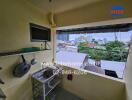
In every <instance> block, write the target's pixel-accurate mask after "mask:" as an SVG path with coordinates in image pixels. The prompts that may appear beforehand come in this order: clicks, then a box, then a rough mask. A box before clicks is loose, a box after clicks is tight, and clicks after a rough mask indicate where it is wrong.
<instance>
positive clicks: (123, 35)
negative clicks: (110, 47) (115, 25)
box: [69, 31, 132, 42]
mask: <svg viewBox="0 0 132 100" xmlns="http://www.w3.org/2000/svg"><path fill="white" fill-rule="evenodd" d="M116 35H117V38H118V40H119V41H123V42H128V41H130V39H131V38H132V31H129V32H116ZM80 36H85V37H88V38H90V39H92V38H94V39H96V40H99V39H101V40H104V38H105V39H107V41H113V40H115V33H114V32H110V33H92V34H71V35H70V36H69V40H75V39H76V38H78V37H80Z"/></svg>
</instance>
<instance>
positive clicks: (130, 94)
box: [125, 43, 132, 100]
mask: <svg viewBox="0 0 132 100" xmlns="http://www.w3.org/2000/svg"><path fill="white" fill-rule="evenodd" d="M125 82H126V94H127V95H126V97H127V100H132V43H131V49H130V51H129V55H128V60H127V64H126V71H125Z"/></svg>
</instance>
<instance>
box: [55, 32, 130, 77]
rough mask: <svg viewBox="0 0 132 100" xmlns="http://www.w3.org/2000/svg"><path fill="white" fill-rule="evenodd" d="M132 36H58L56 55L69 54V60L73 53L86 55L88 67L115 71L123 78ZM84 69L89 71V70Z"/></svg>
mask: <svg viewBox="0 0 132 100" xmlns="http://www.w3.org/2000/svg"><path fill="white" fill-rule="evenodd" d="M131 35H132V31H129V32H108V33H88V34H87V33H85V34H58V35H57V50H56V52H57V53H56V54H57V55H59V53H62V52H63V53H64V52H67V53H64V54H65V55H69V58H68V59H70V58H71V57H70V56H71V55H72V54H73V53H74V54H75V53H76V54H77V55H79V54H80V56H81V54H86V55H87V57H88V58H87V60H88V61H87V65H88V64H89V65H93V66H96V67H100V68H101V69H105V70H112V71H115V72H116V74H117V76H118V78H123V71H124V69H125V62H126V60H127V56H128V50H129V43H130V40H131ZM57 57H60V56H57ZM58 59H59V58H58ZM74 59H76V58H74ZM83 68H84V69H87V70H89V68H86V67H83ZM92 70H93V69H92ZM92 70H91V71H92ZM94 72H95V70H94ZM101 73H102V72H101Z"/></svg>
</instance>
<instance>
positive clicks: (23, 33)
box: [0, 0, 53, 100]
mask: <svg viewBox="0 0 132 100" xmlns="http://www.w3.org/2000/svg"><path fill="white" fill-rule="evenodd" d="M0 12H1V13H0V52H5V51H10V50H16V49H20V48H24V47H31V46H38V47H40V46H41V45H40V43H31V42H30V30H29V23H30V22H32V23H36V24H39V25H42V26H47V27H48V26H49V25H48V20H47V18H46V16H45V15H43V14H42V13H41V12H39V11H38V10H37V9H36V8H34V7H33V6H32V5H30V4H29V3H27V2H25V1H23V0H1V1H0ZM50 44H51V47H52V43H50ZM52 55H53V51H52V50H50V51H44V52H42V53H37V54H35V56H36V59H37V60H38V63H37V64H36V65H34V66H32V68H31V70H30V72H28V73H27V74H26V75H25V76H24V77H22V78H15V77H13V75H12V70H13V67H14V66H15V65H16V64H17V63H19V62H20V61H21V58H20V56H10V57H0V66H1V67H3V70H1V71H0V77H1V78H2V79H3V81H4V82H5V84H4V85H0V88H2V89H3V91H4V92H5V94H6V96H7V99H6V100H32V89H31V80H30V74H31V73H33V72H35V71H37V70H39V69H41V66H40V63H41V62H43V61H44V62H46V61H47V62H50V61H51V59H52ZM33 57H34V55H32V54H29V55H25V58H26V60H28V61H30V60H31V59H32V58H33Z"/></svg>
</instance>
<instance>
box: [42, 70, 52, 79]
mask: <svg viewBox="0 0 132 100" xmlns="http://www.w3.org/2000/svg"><path fill="white" fill-rule="evenodd" d="M53 74H54V69H52V68H47V69H46V70H45V71H44V72H43V78H45V79H48V78H50V77H51V76H52V75H53Z"/></svg>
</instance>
